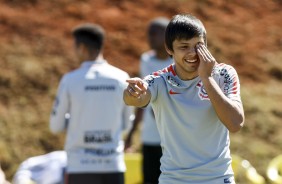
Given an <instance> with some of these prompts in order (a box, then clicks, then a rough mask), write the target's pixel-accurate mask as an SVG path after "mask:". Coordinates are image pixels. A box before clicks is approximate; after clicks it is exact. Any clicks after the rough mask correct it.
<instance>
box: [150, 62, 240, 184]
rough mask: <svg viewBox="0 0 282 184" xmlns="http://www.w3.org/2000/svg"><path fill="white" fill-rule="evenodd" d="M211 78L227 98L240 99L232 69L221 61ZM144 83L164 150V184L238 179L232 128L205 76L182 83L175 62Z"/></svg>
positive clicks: (218, 183)
mask: <svg viewBox="0 0 282 184" xmlns="http://www.w3.org/2000/svg"><path fill="white" fill-rule="evenodd" d="M212 76H213V78H214V79H215V81H216V82H217V84H218V85H219V86H220V88H221V89H222V91H223V92H224V94H225V95H226V96H227V97H228V98H230V99H231V100H234V101H238V102H240V103H241V98H240V84H239V79H238V76H237V73H236V71H235V69H234V68H233V67H231V66H229V65H226V64H218V65H216V66H215V67H214V70H213V73H212ZM145 81H146V82H147V83H148V84H149V90H150V92H151V95H152V96H151V100H150V103H151V105H152V107H153V110H154V113H155V117H156V121H157V128H158V130H159V133H160V137H161V146H162V151H163V156H162V158H161V171H162V173H161V176H160V178H159V183H160V184H172V183H173V184H187V183H193V184H226V183H227V184H228V183H233V180H234V178H233V171H232V167H231V156H230V150H229V145H230V140H229V131H228V129H227V128H226V127H225V126H224V125H223V123H222V122H220V120H219V119H218V116H217V114H216V112H215V111H214V108H213V106H212V104H211V102H210V100H209V98H208V95H207V93H206V91H205V89H204V86H203V83H202V81H201V80H200V78H199V77H197V78H195V79H193V80H188V81H183V80H181V79H180V78H178V76H177V75H176V72H175V70H174V65H171V66H169V67H167V68H165V69H164V70H162V71H159V72H155V73H154V75H150V76H147V77H146V78H145Z"/></svg>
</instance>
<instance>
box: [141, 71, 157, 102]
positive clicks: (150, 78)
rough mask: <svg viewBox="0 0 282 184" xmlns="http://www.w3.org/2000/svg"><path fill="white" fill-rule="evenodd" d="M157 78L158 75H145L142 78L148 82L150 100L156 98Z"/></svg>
mask: <svg viewBox="0 0 282 184" xmlns="http://www.w3.org/2000/svg"><path fill="white" fill-rule="evenodd" d="M159 78H160V76H155V75H147V76H146V77H144V79H143V80H144V81H145V82H146V83H147V84H148V89H149V90H150V92H151V100H150V102H153V101H155V100H156V98H157V94H158V85H157V81H158V79H159Z"/></svg>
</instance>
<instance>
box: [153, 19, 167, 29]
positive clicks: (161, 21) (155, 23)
mask: <svg viewBox="0 0 282 184" xmlns="http://www.w3.org/2000/svg"><path fill="white" fill-rule="evenodd" d="M168 23H169V19H168V18H166V17H157V18H155V19H153V20H151V22H150V24H149V27H152V26H157V27H163V28H166V26H167V25H168Z"/></svg>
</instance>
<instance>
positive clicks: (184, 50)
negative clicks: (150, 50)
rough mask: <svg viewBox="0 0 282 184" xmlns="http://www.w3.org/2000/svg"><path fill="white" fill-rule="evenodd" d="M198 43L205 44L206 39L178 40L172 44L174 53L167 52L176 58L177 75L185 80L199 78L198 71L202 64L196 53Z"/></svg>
mask: <svg viewBox="0 0 282 184" xmlns="http://www.w3.org/2000/svg"><path fill="white" fill-rule="evenodd" d="M198 43H203V44H204V38H203V37H194V38H191V39H189V40H186V39H178V40H174V42H173V43H172V47H173V51H171V50H167V51H168V52H169V54H170V55H172V57H173V58H174V61H175V66H176V73H177V75H178V76H179V77H180V78H181V79H183V80H187V79H191V78H194V77H196V76H198V72H197V70H198V67H199V64H200V60H199V58H198V55H197V51H196V45H197V44H198Z"/></svg>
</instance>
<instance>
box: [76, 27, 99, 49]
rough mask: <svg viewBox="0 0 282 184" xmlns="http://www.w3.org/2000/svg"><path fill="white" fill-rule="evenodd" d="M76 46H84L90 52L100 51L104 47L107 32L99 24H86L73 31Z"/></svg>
mask: <svg viewBox="0 0 282 184" xmlns="http://www.w3.org/2000/svg"><path fill="white" fill-rule="evenodd" d="M72 35H73V36H74V39H75V43H76V45H79V44H84V45H85V46H87V48H88V49H89V51H92V50H98V51H100V50H101V49H102V47H103V45H104V39H105V31H104V29H103V28H102V27H101V26H100V25H97V24H91V23H86V24H82V25H79V26H77V27H75V28H74V29H73V31H72Z"/></svg>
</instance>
